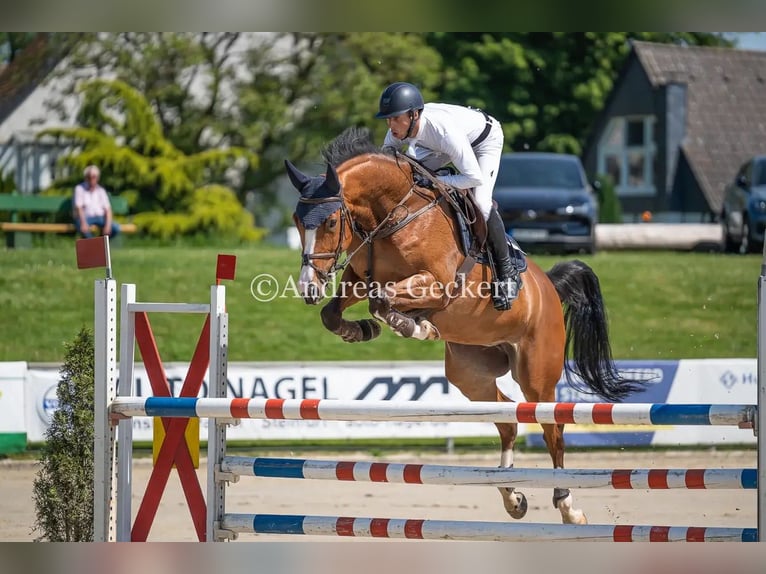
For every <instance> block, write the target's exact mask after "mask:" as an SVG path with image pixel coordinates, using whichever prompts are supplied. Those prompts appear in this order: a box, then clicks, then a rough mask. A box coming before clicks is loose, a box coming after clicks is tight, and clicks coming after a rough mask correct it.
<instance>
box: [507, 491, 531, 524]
mask: <svg viewBox="0 0 766 574" xmlns="http://www.w3.org/2000/svg"><path fill="white" fill-rule="evenodd" d="M514 500H515V501H516V504H515V505H514V504H511V501H514ZM505 510H506V511H507V512H508V514H509V515H510V517H511V518H515V519H516V520H519V519H521V518H524V517H525V516H526V515H527V510H528V505H527V497H526V496H524V493H523V492H519V491H518V490H516V491H514V492H511V493H510V494H509V495H508V498H507V499H506V500H505Z"/></svg>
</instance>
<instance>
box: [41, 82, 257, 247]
mask: <svg viewBox="0 0 766 574" xmlns="http://www.w3.org/2000/svg"><path fill="white" fill-rule="evenodd" d="M81 92H82V106H81V108H80V112H79V115H78V120H79V121H78V123H79V124H80V125H79V126H78V127H74V128H55V129H48V130H44V131H43V132H41V134H40V135H41V136H45V135H50V136H56V137H58V138H63V139H65V140H67V141H70V142H72V143H73V144H74V147H73V149H72V151H71V152H70V153H68V154H66V155H64V156H63V157H61V158H60V160H59V161H60V167H61V171H62V174H61V177H57V178H56V182H55V186H54V188H53V191H57V192H59V193H61V192H62V191H63V192H64V193H70V192H71V191H70V190H71V189H72V186H73V185H74V184H75V183H76V182H78V181H79V180H80V177H81V174H82V171H83V169H84V168H85V167H86V166H87V165H89V164H96V165H98V166H99V167H101V169H102V171H103V172H104V183H105V184H106V186H107V187H108V188H111V189H112V190H115V191H119V192H120V194H121V195H123V196H125V197H126V198H127V199H128V203H129V205H130V206H131V209H132V211H133V212H139V214H138V215H137V216H135V218H134V221H135V222H136V224H137V225H138V226H139V228H141V229H143V230H144V231H145V232H147V233H148V234H150V235H152V236H156V237H161V238H163V239H169V238H172V237H177V236H179V235H196V234H200V233H210V234H215V235H218V236H229V237H236V238H239V239H243V240H249V239H255V238H257V237H258V232H257V230H255V229H254V228H253V218H252V216H251V215H250V214H249V213H247V211H246V210H244V208H243V207H242V206H241V204H240V203H239V201H238V200H237V198H236V195H235V194H234V192H233V191H232V190H231V189H230V188H228V187H226V186H225V185H223V183H222V182H223V180H224V179H225V172H226V171H227V170H232V169H236V168H237V166H238V165H239V164H243V165H239V167H244V164H247V163H249V162H255V161H256V160H257V158H256V157H255V156H253V155H252V154H250V153H249V152H247V151H245V150H243V149H241V148H236V147H228V148H221V149H213V150H205V151H201V152H197V153H194V154H186V153H184V152H183V151H181V150H179V149H178V148H177V147H175V146H174V145H173V144H172V143H171V142H170V141H168V139H167V138H166V137H165V135H164V133H163V129H162V125H161V123H160V121H159V120H158V118H157V116H156V114H155V112H154V110H153V109H152V107H151V106H150V104H149V103H148V102H147V100H146V98H145V97H144V96H143V95H142V94H141V93H139V92H138V91H137V90H135V89H134V88H132V87H130V86H129V85H127V84H125V83H124V82H122V81H120V80H112V81H105V80H93V81H90V82H86V83H84V84H83V85H82V87H81Z"/></svg>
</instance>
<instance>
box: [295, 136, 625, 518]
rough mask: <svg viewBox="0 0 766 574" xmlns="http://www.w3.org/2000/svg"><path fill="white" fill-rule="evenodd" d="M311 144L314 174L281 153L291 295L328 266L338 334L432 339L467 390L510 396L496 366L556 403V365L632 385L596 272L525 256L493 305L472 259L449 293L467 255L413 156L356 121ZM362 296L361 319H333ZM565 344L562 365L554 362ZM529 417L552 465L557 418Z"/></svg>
mask: <svg viewBox="0 0 766 574" xmlns="http://www.w3.org/2000/svg"><path fill="white" fill-rule="evenodd" d="M323 156H324V159H325V161H326V162H327V164H328V165H327V169H326V173H325V175H324V176H318V177H309V176H307V175H305V174H303V173H301V172H300V171H299V170H298V169H297V168H296V167H295V166H294V165H293V164H291V163H290V162H289V161H285V165H286V169H287V173H288V176H289V178H290V181H291V182H292V184H293V186H294V187H295V188H296V189H297V190H298V191H299V192H300V198H299V200H298V205H297V207H296V210H295V213H294V215H293V217H294V220H295V222H296V225H297V227H298V229H299V232H300V236H301V243H302V251H303V253H302V266H301V271H300V277H299V280H298V288H299V291H300V294H301V296H302V297H303V299H304V300H305V302H306V303H309V304H318V303H320V302H321V301H322V300H323V299H324V296H323V294H324V291H325V289H326V288H327V287H328V285H330V284H331V283H332V280H333V278H334V275H335V273H336V272H337V271H339V270H341V269H342V270H343V272H342V276H341V280H340V285H343V286H346V287H348V286H354V288H345V287H344V288H342V289H339V290H338V289H337V288H336V289H335V291H336V292H335V293H334V295H333V296H332V298H331V299H330V301H329V302H328V303H327V304H326V305H324V307H323V308H322V310H321V313H320V315H321V319H322V322H323V324H324V326H325V327H326V328H327V329H328V330H329V331H331V332H332V333H334V334H336V335H338V336H339V337H341V338H342V339H343V340H344V341H347V342H359V341H369V340H372V339H374V338H375V337H377V336H378V335H379V334H380V323H383V324H385V325H387V326H388V327H390V328H391V329H392V330H393V331H394V332H395V333H396V334H398V335H401V336H404V337H411V338H414V339H421V340H426V339H429V340H430V339H441V340H443V341H445V374H446V376H447V379H448V380H449V381H450V382H451V383H452V384H454V385H455V386H456V387H457V388H458V389H459V390H460V391H461V392H462V393H463V394H464V395H465V396H466V397H467V398H468V399H469V400H472V401H508V400H510V399H508V398H507V397H505V396H504V395H503V394H502V393H501V392H500V391H499V390H498V388H497V385H496V381H497V379H498V377H502V376H503V375H505V374H506V373H508V371H510V372H511V374H512V376H513V379H514V380H515V381H516V382H517V383H518V384H519V386H520V388H521V391H522V392H523V394H524V397H525V398H526V400H527V401H530V402H553V401H555V387H556V384H557V382H558V380H559V378H560V376H561V374H562V370H565V372H566V374H567V378H569V376H570V374H574V375H576V376H577V377H579V379H580V380H581V381H582V382H583V383H584V384H585V385H586V386H587V387H588V388H589V389H590V392H592V393H595V394H597V395H599V396H601V397H603V398H604V399H606V400H610V401H613V400H619V399H621V398H624V397H625V396H627V395H628V394H629V393H631V392H633V391H635V390H637V387H636V384H637V383H636V382H635V381H631V380H629V379H625V378H622V377H621V376H620V374H619V373H618V372H617V369H616V368H615V365H614V362H613V359H612V353H611V347H610V343H609V337H608V327H607V319H606V312H605V307H604V302H603V300H602V296H601V290H600V286H599V281H598V278H597V277H596V275H595V273H594V272H593V271H592V269H591V268H590V267H589V266H588V265H586V264H585V263H583V262H582V261H577V260H573V261H567V262H562V263H558V264H556V265H554V266H553V268H551V269H550V270H549V271H548V272H547V273H546V272H544V271H543V270H542V269H541V268H540V267H539V266H538V265H537V264H535V262H534V261H532V259H531V258H528V259H527V269H526V271H524V272H523V273H522V280H523V287H522V288H521V290H520V292H519V296H518V298H517V299H516V300H515V301H514V303H513V306H512V308H511V309H510V310H508V311H503V312H499V311H496V310H495V309H494V307H493V306H492V303H491V299H490V296H489V291H488V289H487V288H484V289H481V288H477V287H476V286H477V285H478V286H481V285H484V286H485V287H486V281H485V280H486V278H487V276H488V270H487V267H486V266H485V265H475V266H473V268H472V269H471V270H470V272H468V273H467V274H466V276H465V277H464V278H462V281H461V282H460V285H461V290H460V292H459V293H458V294H457V295H455V289H454V288H453V289H452V290H450V289H446V288H444V286H448V285H452V286H453V287H454V286H455V285H456V283H455V279H456V274H457V271H458V270H459V269H460V268H461V264H462V263H463V262H464V261H465V259H466V255H465V253H464V252H463V251H464V250H461V248H460V243H459V237H458V229H457V224H456V221H455V219H454V216H453V213H451V212H450V211H449V206H448V205H446V204H445V202H444V201H442V194H441V193H440V192H439V191H438V190H432V189H428V188H422V187H419V186H418V185H416V183H415V182H414V179H413V170H415V169H416V166H415V165H414V164H413V163H412V162H411V161H404V160H403V158H402V157H401V156H398V155H396V153H394V154H391V153H388V152H384V151H382V150H381V149H380V148H378V147H376V146H375V145H374V144H373V142H372V141H371V139H370V137H369V132H367V131H366V130H358V129H356V128H349V129H347V130H346V131H344V132H343V133H342V134H341V135H339V136H338V137H337V138H336V139H335V140H333V141H332V142H331V143H330V144H329V145H328V146H327V147H325V149H324V150H323ZM344 254H345V256H346V257H345V259H344V260H343V261H341V257H342V256H343V255H344ZM359 285H361V286H362V288H361V289H357V288H356V287H359ZM383 286H385V287H383ZM434 286H436V288H434ZM471 287H473V288H471ZM364 299H367V300H368V304H369V310H370V313H371V315H372V316H373V317H374V319H361V320H347V319H345V318H343V312H344V311H345V310H346V309H348V308H349V307H351V306H352V305H354V304H356V303H358V302H360V301H362V300H364ZM570 352H571V354H572V359H573V361H572V362H573V363H574V364H573V365H570V363H569V362H568V361H565V358H566V356H567V355H569V354H570ZM496 427H497V430H498V432H499V434H500V443H501V455H500V466H501V467H503V468H509V467H512V466H513V446H514V442H515V440H516V435H517V424H511V423H498V424H496ZM542 427H543V436H544V439H545V444H546V446H547V448H548V451H549V453H550V456H551V459H552V461H553V467H554V468H563V467H564V439H563V428H564V425H553V424H544V425H542ZM499 490H500V493H501V495H502V499H503V504H504V506H505V509H506V511H507V512H508V514H509V515H510V516H511V517H513V518H522V517H523V516H524V515H525V514H526V511H527V501H526V497H525V496H524V494H523V493H521V492H519V491H518V490H515V489H513V488H499ZM553 505H554V507H555V508H558V510H559V511H560V512H561V517H562V521H563V522H564V523H576V524H585V523H587V519H586V517H585V514H584V513H583V512H582V510H579V509H576V508H574V506H573V499H572V495H571V493H570V492H569V490H568V489H564V488H556V489H554V491H553Z"/></svg>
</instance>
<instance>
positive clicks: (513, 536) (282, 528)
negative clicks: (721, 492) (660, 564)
mask: <svg viewBox="0 0 766 574" xmlns="http://www.w3.org/2000/svg"><path fill="white" fill-rule="evenodd" d="M221 526H222V528H224V529H226V530H230V531H232V532H249V533H256V534H299V535H300V534H303V535H319V536H352V537H364V538H409V539H417V540H473V541H498V542H532V541H553V540H560V541H564V540H569V541H586V542H599V541H600V542H756V541H757V529H755V528H715V527H714V528H706V527H692V526H629V525H617V526H615V525H611V524H583V525H575V524H535V523H518V522H517V523H505V522H473V521H458V520H411V519H403V518H358V517H348V516H305V515H279V514H225V515H224V516H223V521H222V525H221Z"/></svg>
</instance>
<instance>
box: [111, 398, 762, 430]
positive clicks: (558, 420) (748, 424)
mask: <svg viewBox="0 0 766 574" xmlns="http://www.w3.org/2000/svg"><path fill="white" fill-rule="evenodd" d="M111 413H112V415H113V416H115V417H118V418H119V417H140V416H149V417H181V418H213V419H216V418H233V419H292V420H334V421H376V422H377V421H408V422H418V421H429V422H489V423H491V422H507V423H543V424H545V423H550V424H604V425H621V424H628V425H697V426H711V425H720V426H738V427H740V428H752V423H753V420H754V419H755V415H756V407H755V405H713V404H676V405H667V404H651V403H616V404H614V403H499V402H497V403H496V402H472V403H461V404H455V405H440V406H426V405H423V404H421V403H418V402H415V401H411V402H401V403H398V402H391V401H341V400H333V399H303V400H301V399H228V398H182V397H172V398H166V397H146V398H142V397H117V398H116V399H115V400H114V402H113V403H112V405H111Z"/></svg>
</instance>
